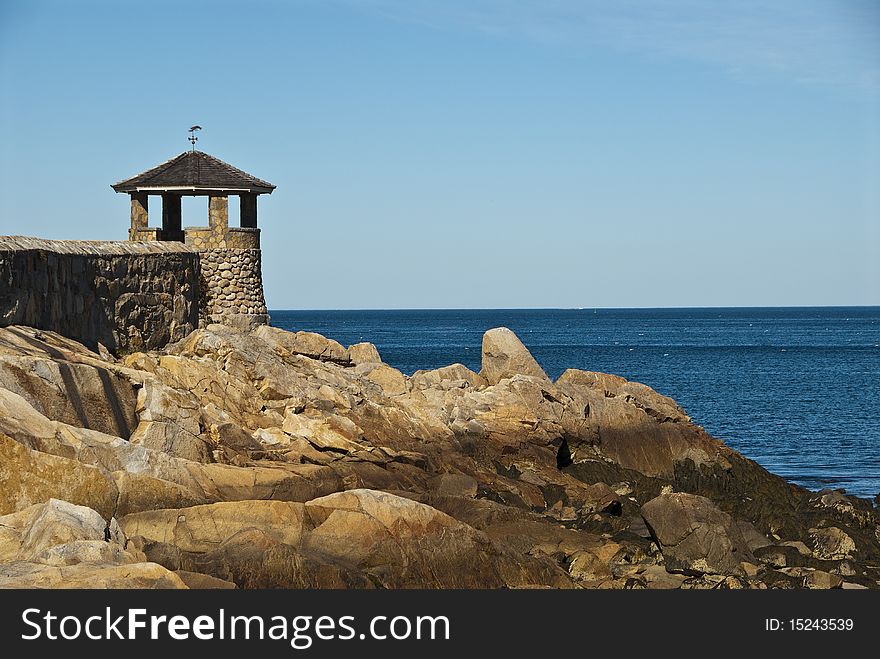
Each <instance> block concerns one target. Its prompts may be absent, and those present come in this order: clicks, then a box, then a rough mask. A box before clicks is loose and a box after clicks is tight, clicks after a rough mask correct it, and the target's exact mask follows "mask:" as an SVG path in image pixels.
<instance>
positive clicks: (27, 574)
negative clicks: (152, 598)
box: [0, 561, 186, 589]
mask: <svg viewBox="0 0 880 659" xmlns="http://www.w3.org/2000/svg"><path fill="white" fill-rule="evenodd" d="M0 588H88V589H107V588H125V589H135V588H137V589H140V588H157V589H169V588H172V589H183V588H186V584H185V583H184V582H183V581H182V580H181V578H180V577H179V576H177V575H176V574H174V573H173V572H171V571H169V570H167V569H165V568H164V567H162V566H161V565H157V564H156V563H134V564H126V565H95V564H90V563H79V564H77V565H66V566H52V565H42V564H40V563H30V562H25V561H16V562H14V563H5V564H0Z"/></svg>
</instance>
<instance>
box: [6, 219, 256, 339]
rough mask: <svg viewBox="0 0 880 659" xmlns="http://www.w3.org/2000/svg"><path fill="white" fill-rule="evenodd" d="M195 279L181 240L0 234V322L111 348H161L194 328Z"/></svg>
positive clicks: (193, 260) (193, 262)
mask: <svg viewBox="0 0 880 659" xmlns="http://www.w3.org/2000/svg"><path fill="white" fill-rule="evenodd" d="M256 267H257V273H259V257H258V258H257V266H256ZM199 286H200V266H199V255H198V253H197V252H195V251H194V250H193V249H192V248H190V247H187V246H186V245H184V244H183V243H179V242H122V241H120V242H114V241H70V240H64V241H60V240H42V239H38V238H25V237H21V236H0V326H5V325H29V326H31V327H36V328H39V329H46V330H52V331H55V332H58V333H60V334H63V335H65V336H69V337H71V338H73V339H77V340H79V341H82V342H83V343H85V344H86V345H89V346H90V347H95V346H96V345H97V343H98V342H100V343H102V344H104V345H105V346H106V347H107V348H109V349H110V350H112V351H115V352H126V351H134V350H144V349H152V348H159V347H161V346H164V345H165V344H166V343H168V342H170V341H177V340H179V339H182V338H183V337H184V336H186V335H187V334H189V332H191V331H192V330H194V329H196V327H198V322H199V300H198V293H199ZM260 298H261V299H262V288H261V289H260ZM262 309H263V313H265V305H264V306H263V307H262Z"/></svg>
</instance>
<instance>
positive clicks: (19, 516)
mask: <svg viewBox="0 0 880 659" xmlns="http://www.w3.org/2000/svg"><path fill="white" fill-rule="evenodd" d="M106 527H107V523H106V522H105V521H104V518H103V517H101V515H99V514H98V513H97V512H95V511H94V510H92V509H91V508H87V507H85V506H77V505H74V504H72V503H68V502H67V501H60V500H58V499H49V500H48V501H45V502H43V503H38V504H34V505H32V506H28V507H27V508H24V509H22V510H20V511H18V512H15V513H11V514H9V515H4V516H2V517H0V562H9V561H17V560H32V559H33V558H34V556H36V555H38V554H40V553H41V552H43V551H45V550H46V549H49V548H51V547H54V546H56V545H61V544H65V543H69V542H73V541H76V540H100V541H102V542H103V540H104V530H105V529H106Z"/></svg>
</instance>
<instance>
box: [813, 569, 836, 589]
mask: <svg viewBox="0 0 880 659" xmlns="http://www.w3.org/2000/svg"><path fill="white" fill-rule="evenodd" d="M842 585H843V579H842V578H840V577H839V576H837V575H836V574H830V573H828V572H823V571H822V570H810V571H809V572H808V573H807V574H806V576H805V577H804V586H805V587H807V588H817V589H822V590H828V589H830V588H840V587H841V586H842Z"/></svg>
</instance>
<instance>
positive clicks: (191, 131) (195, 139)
mask: <svg viewBox="0 0 880 659" xmlns="http://www.w3.org/2000/svg"><path fill="white" fill-rule="evenodd" d="M197 130H202V127H201V126H198V125H196V126H190V128H189V138H188V139H189V143H190V144H192V150H193V151H195V150H196V142H198V141H199V138H198V137H196V131H197Z"/></svg>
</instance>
